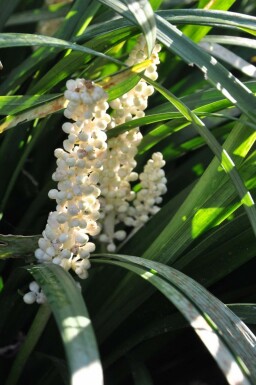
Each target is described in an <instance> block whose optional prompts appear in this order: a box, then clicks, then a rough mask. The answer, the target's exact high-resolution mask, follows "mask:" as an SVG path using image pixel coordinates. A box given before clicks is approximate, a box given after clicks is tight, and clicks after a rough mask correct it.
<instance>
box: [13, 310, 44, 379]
mask: <svg viewBox="0 0 256 385" xmlns="http://www.w3.org/2000/svg"><path fill="white" fill-rule="evenodd" d="M50 315H51V311H50V309H49V307H48V305H47V304H45V305H43V306H41V307H40V309H39V310H38V312H37V315H36V317H35V319H34V321H33V323H32V325H31V327H30V329H29V331H28V334H27V336H26V339H25V341H24V342H23V344H22V346H21V349H20V350H19V353H18V355H17V357H16V358H15V360H14V363H13V366H12V368H11V370H10V373H9V376H8V378H7V380H6V383H5V385H16V384H17V383H18V380H19V378H20V375H21V373H22V370H23V368H24V366H25V365H26V361H27V360H28V358H29V356H30V354H31V353H32V351H33V349H34V348H35V346H36V344H37V342H38V340H39V338H40V337H41V335H42V333H43V331H44V329H45V326H46V324H47V322H48V320H49V318H50Z"/></svg>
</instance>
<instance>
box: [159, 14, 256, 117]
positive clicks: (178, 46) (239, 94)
mask: <svg viewBox="0 0 256 385" xmlns="http://www.w3.org/2000/svg"><path fill="white" fill-rule="evenodd" d="M156 19H157V27H158V32H157V37H158V39H159V41H160V42H162V43H163V44H164V45H165V46H166V48H168V49H169V50H170V51H172V52H174V53H176V54H177V55H178V56H180V57H181V58H182V59H183V60H184V61H185V62H187V63H193V64H195V65H196V66H197V67H198V68H199V69H200V70H201V71H202V72H203V73H204V74H205V77H206V79H207V80H209V82H210V83H211V84H213V85H214V86H215V87H216V88H217V89H218V90H219V91H220V92H222V94H223V95H224V96H225V97H226V98H227V99H229V100H230V101H231V102H232V103H233V104H235V105H236V106H237V107H239V108H240V109H241V111H243V112H244V113H245V114H246V115H247V116H248V117H249V118H250V119H251V120H252V121H254V120H255V119H256V113H255V112H254V111H255V110H256V99H255V96H254V95H253V94H252V92H251V91H250V90H249V89H248V88H247V87H246V86H245V85H244V84H243V83H242V82H240V81H239V80H238V79H237V78H235V77H234V76H233V75H232V74H231V73H230V72H229V71H227V70H226V69H225V68H224V67H223V66H221V65H220V64H219V63H218V62H217V61H216V59H214V58H213V57H211V56H210V55H208V54H207V53H206V52H203V51H202V49H200V47H198V46H197V45H196V44H194V43H193V42H192V41H190V40H189V39H188V38H187V37H186V36H184V35H183V34H182V33H181V32H180V31H179V30H178V29H177V28H176V27H174V26H173V25H171V24H170V23H168V22H167V21H166V20H164V19H163V18H162V17H160V16H156Z"/></svg>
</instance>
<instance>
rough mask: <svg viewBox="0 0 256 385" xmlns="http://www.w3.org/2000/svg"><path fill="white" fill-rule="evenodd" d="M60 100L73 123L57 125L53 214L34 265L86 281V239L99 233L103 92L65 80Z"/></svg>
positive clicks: (105, 119)
mask: <svg viewBox="0 0 256 385" xmlns="http://www.w3.org/2000/svg"><path fill="white" fill-rule="evenodd" d="M65 98H66V99H67V100H68V101H69V102H68V105H67V108H66V109H65V111H64V115H65V116H66V117H68V118H69V119H72V120H73V121H74V122H73V123H70V122H66V123H64V124H63V126H62V129H63V131H64V132H65V133H66V134H68V138H67V139H66V140H64V142H63V147H64V149H62V148H57V149H56V150H55V156H56V158H57V169H56V171H55V172H54V174H53V176H52V178H53V180H54V181H56V182H57V187H58V188H57V189H52V190H50V191H49V194H48V195H49V197H50V198H51V199H54V200H56V203H57V207H56V211H54V212H51V213H50V214H49V217H48V220H47V225H46V227H45V230H44V231H43V233H42V235H43V236H42V237H41V238H40V239H39V241H38V245H39V248H38V249H37V250H36V251H35V257H36V258H37V260H38V262H39V263H47V262H53V263H56V264H58V265H60V266H62V267H63V268H64V269H65V270H67V271H68V270H70V269H72V270H74V271H75V273H76V274H77V275H78V276H79V277H80V278H81V279H83V278H86V277H87V275H88V273H87V270H88V268H89V267H90V262H89V259H88V258H89V256H90V253H92V252H93V251H94V250H95V244H94V243H93V242H89V235H91V236H95V235H97V234H99V232H100V226H99V224H98V223H97V220H98V219H99V216H100V214H99V208H100V203H99V199H98V197H99V195H100V189H99V187H98V184H99V180H100V173H101V170H102V165H103V160H104V157H105V155H106V148H107V144H106V140H107V135H106V133H105V132H104V131H105V130H106V127H107V125H108V123H109V122H110V116H109V115H108V114H107V113H106V110H107V109H108V103H107V102H106V99H107V94H106V93H105V92H104V90H103V89H102V88H101V87H99V86H96V85H94V84H93V83H92V82H91V81H86V80H84V79H76V80H68V81H67V91H65Z"/></svg>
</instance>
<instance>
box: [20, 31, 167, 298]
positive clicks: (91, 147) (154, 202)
mask: <svg viewBox="0 0 256 385" xmlns="http://www.w3.org/2000/svg"><path fill="white" fill-rule="evenodd" d="M159 51H160V46H159V45H156V47H155V48H154V50H153V53H152V55H151V58H150V59H151V64H150V65H149V67H148V68H147V69H146V70H145V75H146V76H147V77H149V78H151V79H152V80H155V79H156V78H157V69H156V68H157V67H156V66H157V64H158V63H159V58H158V52H159ZM146 58H147V51H146V43H145V40H144V38H140V39H139V41H138V43H137V44H136V46H135V47H134V49H133V50H132V52H131V54H130V56H129V58H128V60H127V61H126V63H127V64H128V65H133V64H137V63H140V62H142V61H144V60H145V59H146ZM66 85H67V90H66V91H65V93H64V96H65V98H66V100H67V101H68V104H67V107H66V109H65V111H64V115H65V117H66V118H68V119H71V120H72V121H73V122H72V123H71V122H65V123H64V124H63V126H62V129H63V131H64V132H65V133H66V134H67V135H68V137H67V139H65V140H64V142H63V148H57V149H56V150H55V153H54V154H55V157H56V158H57V168H56V171H55V172H54V173H53V175H52V178H53V180H54V181H55V182H57V188H56V189H52V190H50V191H49V194H48V195H49V198H51V199H54V200H56V203H57V205H56V210H55V211H53V212H51V213H50V214H49V217H48V220H47V224H46V227H45V230H44V231H43V233H42V237H41V238H40V239H39V242H38V246H39V248H38V249H37V250H36V251H35V257H36V259H37V260H38V262H39V263H49V262H53V263H55V264H58V265H60V266H61V267H62V268H64V269H65V270H67V271H69V270H73V271H74V272H75V273H76V274H77V275H78V277H79V278H81V279H84V278H86V277H87V276H88V272H87V270H88V268H89V267H90V262H89V257H90V254H91V253H92V252H93V251H94V250H95V244H94V243H93V242H91V240H90V239H89V236H92V237H94V236H97V238H98V239H99V241H100V242H103V243H105V244H106V245H107V250H108V251H109V252H114V251H115V250H116V242H120V241H123V240H124V239H125V238H126V237H127V232H126V230H125V228H126V226H131V227H133V228H134V229H135V230H137V229H138V228H140V227H141V226H142V225H143V224H144V223H145V222H146V221H147V220H148V219H149V218H150V216H152V215H153V214H155V213H156V212H157V211H158V210H159V207H158V204H160V203H161V201H162V198H161V195H163V194H164V193H165V192H166V178H165V176H164V171H163V170H162V167H163V166H164V164H165V162H164V160H163V157H162V154H160V153H155V154H153V156H152V159H150V160H149V161H148V163H147V164H146V166H145V168H144V171H143V172H142V173H141V174H140V175H138V173H137V172H134V171H133V170H134V169H135V167H136V165H137V163H136V161H135V156H136V154H137V148H138V145H139V144H140V142H141V139H142V135H141V133H140V131H139V128H138V127H137V128H134V129H132V130H130V131H126V132H124V133H122V134H121V135H119V136H118V137H115V138H111V139H110V140H109V141H108V145H107V135H106V132H105V131H106V130H111V129H112V128H114V127H116V126H117V125H119V124H122V123H125V122H127V121H129V120H132V119H136V118H140V117H143V116H144V115H145V112H144V110H145V109H146V107H147V102H148V97H149V96H150V95H151V94H152V93H153V92H154V89H153V87H152V86H151V85H148V84H147V83H146V82H145V81H144V80H143V79H141V80H140V81H139V82H138V84H137V85H136V86H135V87H134V88H133V89H131V90H130V91H129V92H127V93H126V94H124V95H123V96H122V97H120V98H118V99H116V100H114V101H112V102H111V104H110V105H111V108H112V115H111V117H110V115H108V114H107V109H108V107H109V105H108V103H107V94H106V93H105V91H104V90H103V89H102V88H101V87H99V86H97V85H95V84H94V83H93V82H91V81H88V80H84V79H76V80H68V81H67V83H66ZM136 181H139V182H140V186H141V189H140V191H139V192H137V194H136V193H135V192H134V191H133V190H132V188H131V183H133V182H136ZM31 285H32V284H31ZM33 285H34V286H33ZM33 285H32V286H33V287H36V286H35V283H33ZM36 285H37V284H36ZM32 286H31V287H32ZM31 287H30V290H31V291H30V292H29V293H27V294H25V296H24V301H25V302H26V303H33V302H34V300H33V298H35V301H37V298H38V297H37V296H38V295H39V293H41V292H40V291H39V290H40V289H39V286H38V285H37V287H38V288H37V289H36V290H34V291H33V290H32V289H31ZM37 302H38V301H37Z"/></svg>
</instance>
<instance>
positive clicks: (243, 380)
mask: <svg viewBox="0 0 256 385" xmlns="http://www.w3.org/2000/svg"><path fill="white" fill-rule="evenodd" d="M98 256H99V257H101V259H100V260H99V261H98V262H106V263H109V264H113V265H118V266H121V267H124V268H126V269H128V270H130V271H132V272H134V273H136V274H138V275H139V276H141V277H142V278H144V279H145V280H147V281H148V282H150V283H151V284H152V285H154V286H155V287H156V288H157V289H158V290H159V291H160V292H162V294H164V295H165V296H166V297H167V298H168V299H169V300H170V301H171V302H172V303H173V304H174V305H175V306H176V307H177V308H178V309H179V311H180V312H181V313H182V314H183V315H184V317H185V318H186V319H187V320H188V321H189V323H190V325H191V326H192V327H193V328H194V330H195V332H196V333H197V334H198V336H199V338H200V339H201V340H202V342H203V343H204V344H205V346H206V347H207V349H208V350H209V352H210V353H211V354H212V356H213V358H214V359H215V360H216V362H217V363H218V365H219V367H220V368H221V370H222V371H223V373H224V375H225V376H226V379H227V381H228V382H229V384H230V385H237V381H238V380H239V383H240V384H241V385H242V384H247V385H248V384H254V382H255V380H256V370H255V365H254V362H255V346H256V338H255V336H254V335H253V333H252V332H251V331H250V330H249V329H248V328H247V327H246V325H245V324H244V323H243V322H242V321H241V320H240V319H239V318H238V317H237V316H235V314H233V313H232V312H231V311H230V310H229V309H228V308H227V307H226V306H225V305H224V304H223V303H222V302H220V301H219V300H218V299H217V298H215V297H214V296H212V295H211V294H210V293H208V292H207V291H206V290H205V289H204V288H203V287H202V286H200V285H199V284H198V283H196V282H195V281H194V280H192V279H191V278H189V277H188V276H186V275H184V274H183V273H181V272H179V271H177V270H175V269H172V268H170V267H167V266H166V265H162V264H160V263H159V262H152V261H148V260H146V259H142V258H137V257H131V256H123V255H109V256H104V255H103V257H104V258H102V256H101V255H98ZM93 261H94V258H93ZM95 262H97V259H95ZM241 341H243V343H241Z"/></svg>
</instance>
